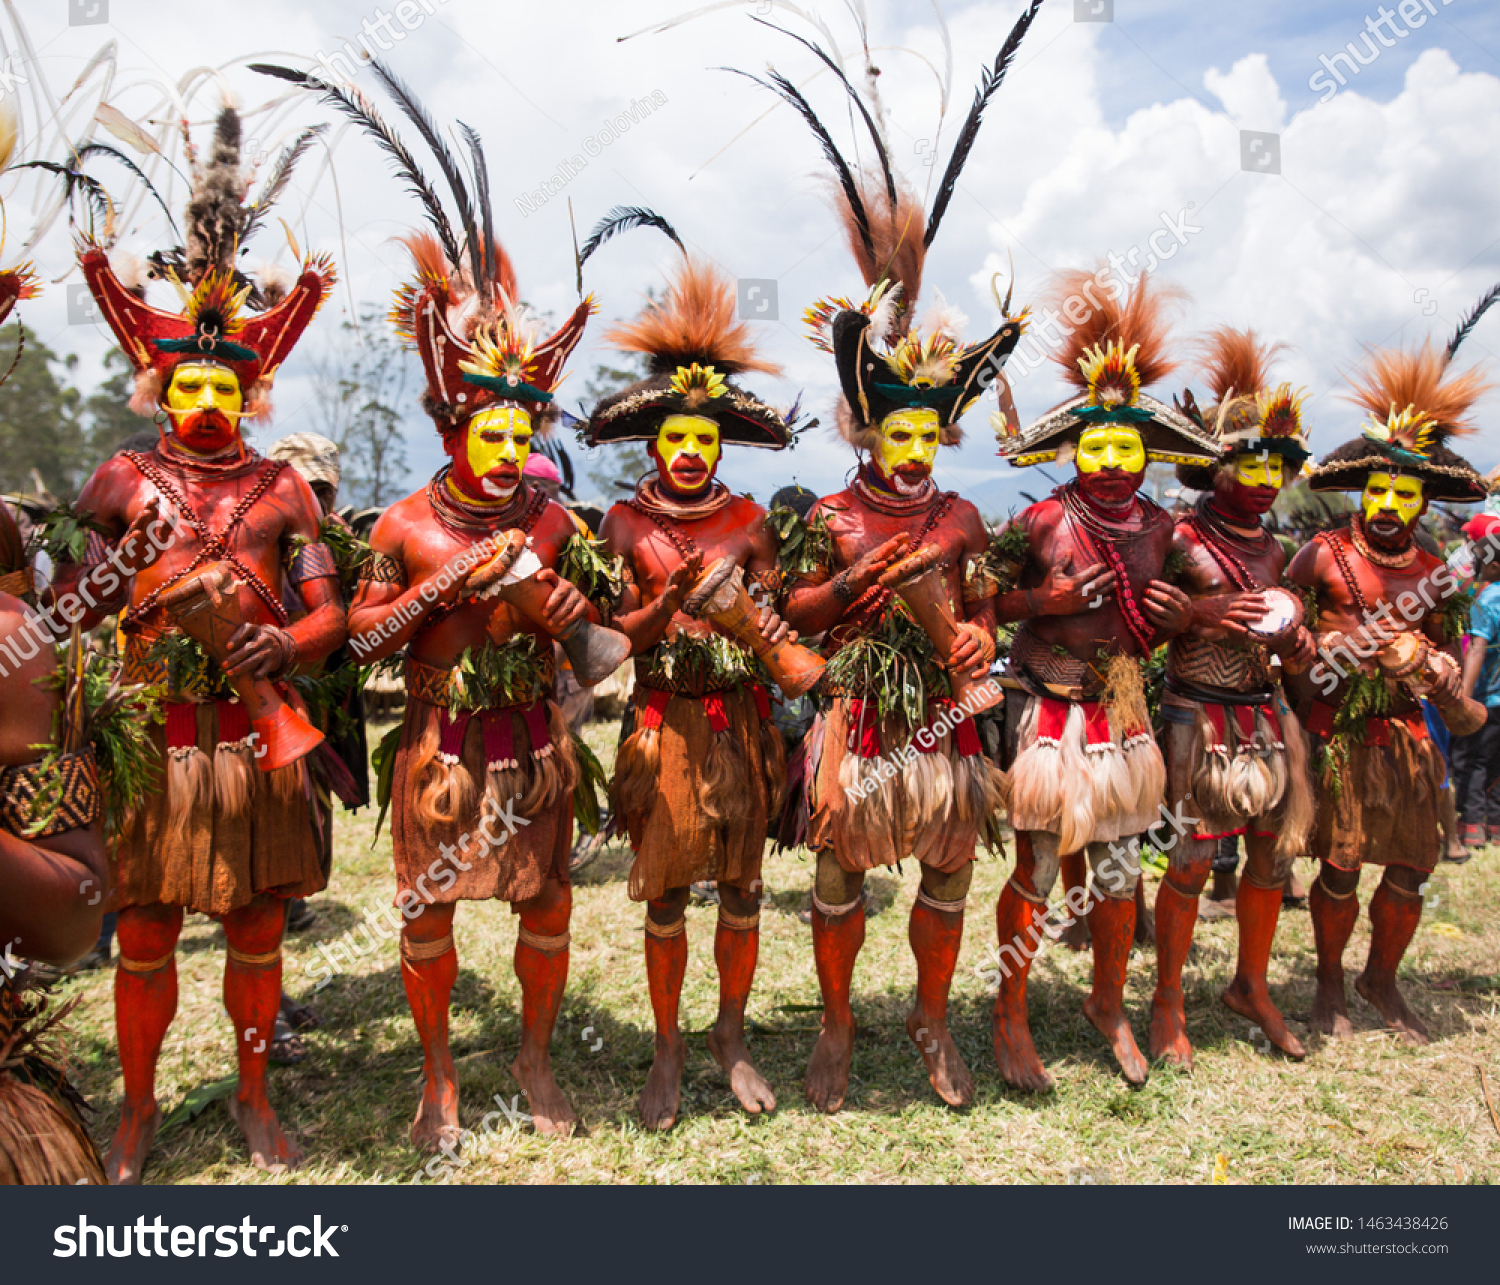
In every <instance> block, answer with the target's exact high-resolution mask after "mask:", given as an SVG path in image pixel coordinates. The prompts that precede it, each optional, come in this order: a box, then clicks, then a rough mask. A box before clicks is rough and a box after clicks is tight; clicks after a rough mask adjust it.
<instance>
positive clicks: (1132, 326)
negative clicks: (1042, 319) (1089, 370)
mask: <svg viewBox="0 0 1500 1285" xmlns="http://www.w3.org/2000/svg"><path fill="white" fill-rule="evenodd" d="M1104 275H1105V274H1104V272H1103V271H1102V270H1101V271H1100V272H1097V273H1096V272H1086V271H1084V270H1082V269H1076V270H1072V271H1068V272H1060V273H1058V274H1057V276H1056V277H1055V278H1054V281H1053V285H1052V289H1051V291H1050V292H1049V298H1048V302H1049V303H1050V304H1051V305H1052V307H1053V308H1054V309H1057V310H1058V311H1061V312H1062V313H1063V314H1064V322H1065V324H1066V325H1067V326H1071V327H1072V328H1073V329H1072V333H1071V334H1069V335H1067V336H1066V338H1065V339H1064V340H1063V344H1062V347H1061V348H1059V349H1058V350H1057V351H1056V352H1054V353H1053V354H1052V360H1053V361H1055V362H1057V363H1058V365H1060V366H1061V367H1062V368H1063V370H1064V372H1065V373H1066V375H1067V378H1068V381H1069V382H1070V383H1072V384H1073V385H1074V386H1075V387H1077V388H1079V389H1082V390H1087V388H1088V386H1089V381H1088V376H1087V375H1085V374H1084V372H1083V370H1082V369H1081V368H1080V366H1079V364H1078V363H1079V361H1080V360H1081V359H1083V357H1084V354H1085V353H1086V352H1087V351H1088V350H1089V349H1091V348H1095V347H1096V346H1104V345H1107V344H1109V343H1111V342H1117V343H1119V344H1121V345H1123V347H1124V349H1125V351H1126V352H1129V351H1130V349H1132V348H1137V352H1136V354H1135V369H1136V373H1137V374H1138V375H1139V376H1140V381H1141V384H1142V386H1150V385H1151V384H1154V383H1156V382H1158V381H1159V380H1162V379H1165V378H1166V377H1167V376H1168V375H1170V374H1171V373H1172V372H1173V371H1174V370H1176V369H1177V363H1176V362H1174V361H1172V360H1170V359H1169V358H1168V357H1167V345H1168V343H1169V341H1170V339H1171V331H1172V324H1171V322H1170V321H1169V320H1168V319H1167V317H1166V308H1167V305H1168V304H1170V303H1177V302H1179V301H1180V300H1183V299H1185V298H1186V297H1187V294H1186V292H1185V291H1184V290H1183V289H1182V288H1181V287H1180V286H1173V285H1155V284H1153V283H1152V281H1151V279H1150V277H1149V275H1148V274H1146V273H1142V274H1141V277H1140V280H1139V281H1137V282H1136V284H1135V287H1134V289H1132V290H1130V291H1129V292H1128V293H1127V292H1124V291H1122V290H1121V288H1120V286H1119V285H1118V284H1117V283H1113V282H1112V283H1111V284H1112V288H1113V289H1114V291H1115V293H1116V297H1114V298H1111V297H1110V294H1109V291H1108V290H1107V289H1105V288H1104V287H1102V286H1101V285H1100V284H1099V281H1100V280H1101V279H1102V278H1103V277H1104ZM1080 308H1081V309H1082V310H1083V312H1084V315H1083V317H1082V319H1081V320H1078V321H1075V320H1074V318H1075V317H1077V316H1078V314H1079V312H1080Z"/></svg>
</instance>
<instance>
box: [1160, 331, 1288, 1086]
mask: <svg viewBox="0 0 1500 1285" xmlns="http://www.w3.org/2000/svg"><path fill="white" fill-rule="evenodd" d="M1204 347H1205V349H1206V356H1207V363H1206V364H1207V367H1208V370H1207V375H1208V385H1209V388H1210V390H1211V392H1212V394H1213V404H1212V405H1211V406H1209V407H1207V408H1206V409H1204V410H1203V411H1202V412H1201V414H1200V413H1199V412H1198V410H1197V407H1196V405H1195V404H1194V402H1193V400H1192V398H1191V396H1188V397H1187V398H1185V409H1186V410H1187V412H1188V413H1189V414H1190V415H1193V416H1194V417H1195V418H1196V419H1197V422H1198V423H1199V425H1200V426H1201V427H1202V428H1203V429H1204V430H1205V432H1207V433H1208V434H1209V435H1211V436H1212V437H1213V438H1214V439H1215V440H1216V441H1217V442H1218V443H1219V446H1220V453H1219V461H1218V463H1217V464H1216V465H1215V466H1213V467H1200V466H1196V465H1185V464H1179V465H1178V466H1177V476H1178V479H1179V480H1180V481H1181V482H1182V483H1183V485H1184V486H1188V487H1191V488H1193V489H1194V490H1198V491H1202V492H1204V493H1205V494H1204V496H1203V498H1202V499H1201V500H1199V501H1198V504H1197V507H1196V508H1195V510H1194V512H1193V513H1192V514H1191V515H1189V516H1187V517H1185V518H1182V519H1180V520H1179V521H1178V523H1177V531H1176V536H1175V538H1174V541H1173V551H1174V555H1175V558H1176V561H1177V562H1178V564H1179V568H1180V569H1179V570H1178V572H1177V574H1176V576H1175V577H1174V583H1175V584H1176V585H1178V587H1179V588H1182V589H1184V590H1186V591H1187V593H1188V595H1189V596H1190V597H1191V598H1192V600H1193V620H1192V626H1191V628H1189V629H1188V630H1187V631H1186V632H1184V633H1181V634H1178V635H1177V637H1175V638H1173V639H1172V641H1171V643H1169V644H1168V651H1167V675H1166V691H1165V693H1164V694H1163V696H1162V700H1161V719H1162V723H1163V725H1164V729H1163V732H1162V750H1163V753H1164V755H1165V758H1166V764H1167V804H1168V806H1169V807H1170V808H1172V809H1174V812H1175V814H1176V815H1178V816H1180V817H1181V818H1182V821H1183V823H1184V825H1185V827H1186V828H1185V830H1184V832H1182V833H1180V834H1175V835H1174V836H1173V842H1172V846H1171V851H1170V866H1169V868H1168V870H1167V874H1166V878H1165V879H1163V880H1162V884H1161V888H1160V890H1159V891H1158V892H1157V894H1156V961H1157V979H1156V995H1155V998H1154V999H1153V1000H1152V1005H1151V1038H1150V1051H1151V1056H1152V1058H1153V1059H1154V1058H1166V1059H1167V1060H1168V1061H1170V1062H1172V1063H1174V1064H1176V1065H1178V1066H1181V1067H1184V1068H1190V1067H1191V1066H1192V1064H1193V1049H1192V1045H1191V1044H1190V1043H1189V1042H1188V1037H1187V1029H1186V1024H1185V1015H1184V1012H1183V998H1182V968H1183V964H1184V962H1185V961H1186V959H1187V953H1188V947H1189V946H1190V945H1191V943H1192V939H1193V925H1194V924H1195V923H1196V922H1197V919H1198V898H1199V896H1200V895H1201V894H1202V892H1203V886H1204V883H1205V882H1206V881H1207V879H1208V872H1209V869H1210V867H1211V865H1212V863H1213V858H1214V854H1215V851H1216V850H1217V843H1218V840H1219V839H1221V838H1224V837H1226V836H1235V835H1241V834H1242V835H1244V836H1245V847H1246V851H1247V853H1248V860H1247V862H1246V866H1245V875H1244V878H1243V879H1242V880H1241V881H1240V891H1239V895H1238V896H1237V897H1236V899H1235V913H1236V916H1237V917H1238V920H1239V930H1240V940H1239V959H1238V963H1237V965H1236V969H1235V975H1234V980H1233V981H1232V982H1231V983H1230V985H1229V988H1228V989H1227V990H1226V991H1225V992H1224V994H1223V1001H1224V1003H1225V1004H1226V1005H1228V1007H1230V1008H1231V1009H1233V1010H1234V1011H1235V1012H1236V1013H1239V1014H1240V1015H1241V1016H1242V1017H1247V1018H1249V1019H1250V1020H1251V1021H1252V1022H1254V1023H1255V1024H1256V1026H1258V1027H1259V1028H1260V1029H1261V1030H1262V1031H1264V1032H1265V1034H1266V1037H1267V1038H1268V1039H1269V1040H1270V1041H1271V1043H1272V1044H1274V1045H1275V1046H1276V1047H1277V1048H1279V1049H1281V1050H1282V1052H1284V1053H1286V1054H1287V1056H1288V1057H1292V1058H1296V1059H1297V1060H1299V1061H1300V1060H1301V1059H1302V1057H1303V1056H1304V1055H1305V1052H1304V1049H1303V1047H1302V1043H1301V1041H1300V1040H1298V1039H1297V1037H1296V1036H1295V1035H1293V1034H1292V1033H1291V1032H1290V1031H1288V1030H1287V1027H1286V1022H1285V1021H1283V1020H1282V1017H1281V1013H1280V1012H1279V1011H1278V1010H1277V1008H1276V1005H1275V1004H1274V1003H1272V1001H1271V997H1270V995H1269V993H1268V991H1267V989H1266V970H1267V968H1268V966H1269V963H1270V958H1271V944H1272V941H1273V940H1274V938H1275V935H1276V921H1277V918H1278V917H1279V916H1280V914H1281V896H1282V888H1283V886H1284V884H1285V882H1286V877H1287V875H1288V874H1289V873H1290V870H1291V863H1292V860H1293V858H1295V857H1297V856H1299V855H1301V853H1302V852H1304V851H1305V845H1306V841H1307V836H1308V831H1309V830H1310V829H1311V827H1312V812H1313V804H1312V786H1311V781H1310V779H1309V777H1308V773H1307V751H1306V747H1305V743H1304V741H1303V737H1302V728H1301V725H1300V724H1299V723H1298V721H1297V719H1296V716H1295V715H1294V714H1293V713H1292V711H1291V709H1290V708H1289V706H1288V705H1287V703H1286V701H1285V700H1284V699H1283V698H1282V695H1281V682H1280V679H1281V674H1280V671H1279V670H1278V669H1277V668H1276V667H1274V664H1273V661H1272V657H1273V656H1276V657H1279V658H1280V663H1281V664H1283V665H1285V666H1288V667H1295V668H1298V669H1302V670H1305V669H1306V668H1307V666H1308V664H1309V663H1310V662H1311V660H1312V655H1313V647H1314V644H1313V639H1312V635H1311V634H1310V633H1309V632H1308V630H1307V628H1306V627H1305V626H1304V625H1303V624H1302V608H1301V603H1300V600H1299V598H1300V595H1294V594H1292V593H1289V592H1287V591H1285V590H1282V589H1280V588H1278V587H1277V586H1279V585H1280V583H1281V575H1282V570H1283V568H1284V567H1285V565H1286V554H1285V553H1284V552H1283V550H1282V547H1281V545H1280V544H1279V543H1278V542H1277V541H1276V540H1275V538H1273V537H1272V535H1271V533H1270V532H1269V531H1267V530H1266V529H1265V528H1264V527H1263V526H1262V524H1261V522H1262V519H1263V517H1264V516H1265V514H1266V513H1268V512H1269V511H1270V508H1271V505H1272V504H1274V503H1275V501H1276V497H1277V496H1278V495H1279V494H1281V488H1282V487H1283V486H1284V485H1286V484H1287V483H1289V482H1290V481H1291V480H1292V479H1293V478H1295V477H1296V475H1297V474H1298V473H1299V472H1301V470H1302V465H1303V464H1304V463H1306V462H1307V460H1308V458H1309V453H1308V450H1307V444H1306V436H1305V432H1304V429H1303V425H1302V416H1301V398H1300V397H1299V396H1298V395H1297V394H1295V393H1294V392H1293V391H1292V389H1291V386H1290V385H1286V384H1283V385H1282V386H1281V387H1279V388H1272V387H1271V384H1270V373H1269V368H1270V363H1271V359H1272V357H1273V356H1274V355H1275V352H1276V349H1275V348H1274V347H1270V346H1263V345H1260V344H1257V342H1256V340H1255V336H1254V335H1253V334H1251V333H1248V332H1245V331H1238V330H1231V329H1229V328H1227V327H1226V328H1223V329H1220V330H1216V331H1214V332H1213V333H1212V334H1211V335H1209V336H1208V338H1207V340H1206V341H1205V345H1204ZM1267 591H1269V592H1267Z"/></svg>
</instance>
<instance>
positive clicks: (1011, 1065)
mask: <svg viewBox="0 0 1500 1285" xmlns="http://www.w3.org/2000/svg"><path fill="white" fill-rule="evenodd" d="M991 1033H992V1035H993V1037H994V1044H995V1065H996V1066H998V1067H999V1068H1000V1075H1001V1078H1002V1079H1004V1081H1005V1082H1006V1083H1007V1084H1008V1085H1010V1087H1011V1088H1013V1089H1021V1090H1022V1091H1023V1092H1026V1093H1050V1092H1051V1091H1052V1086H1053V1084H1054V1083H1056V1081H1055V1080H1054V1079H1053V1077H1052V1073H1051V1072H1050V1071H1048V1070H1047V1068H1046V1067H1044V1066H1043V1065H1042V1059H1041V1058H1039V1057H1038V1056H1037V1055H1036V1045H1035V1044H1033V1043H1032V1042H1031V1029H1030V1027H1028V1026H1027V1025H1026V1018H1025V1016H1024V1015H1023V1016H1021V1017H1019V1018H1015V1019H1010V1020H1007V1019H1004V1018H1002V1017H1001V1016H1000V1015H999V1014H998V1013H996V1014H995V1016H994V1018H993V1019H992V1022H991Z"/></svg>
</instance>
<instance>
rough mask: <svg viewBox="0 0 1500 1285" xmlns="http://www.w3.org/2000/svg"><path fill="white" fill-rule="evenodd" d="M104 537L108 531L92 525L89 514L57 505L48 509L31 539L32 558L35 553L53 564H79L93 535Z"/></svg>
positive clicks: (93, 522) (98, 524)
mask: <svg viewBox="0 0 1500 1285" xmlns="http://www.w3.org/2000/svg"><path fill="white" fill-rule="evenodd" d="M95 532H98V534H100V535H102V536H104V537H106V538H108V536H109V531H108V529H107V528H106V527H105V526H104V525H103V524H102V523H99V522H96V521H95V520H94V518H93V516H92V515H90V514H86V513H80V512H79V511H78V510H77V509H75V508H74V507H73V506H72V505H71V504H59V505H58V506H57V507H56V508H54V509H52V510H50V511H49V512H48V513H47V515H46V516H45V517H43V518H42V520H41V522H39V523H38V524H37V528H36V531H35V532H34V533H33V535H32V537H31V543H32V555H33V557H34V556H35V552H36V551H38V550H39V551H41V552H43V553H45V554H46V555H47V556H48V557H49V558H51V559H52V561H53V564H54V565H55V564H57V563H59V562H82V561H83V555H84V553H85V551H86V550H87V549H88V546H89V536H90V535H92V534H93V533H95Z"/></svg>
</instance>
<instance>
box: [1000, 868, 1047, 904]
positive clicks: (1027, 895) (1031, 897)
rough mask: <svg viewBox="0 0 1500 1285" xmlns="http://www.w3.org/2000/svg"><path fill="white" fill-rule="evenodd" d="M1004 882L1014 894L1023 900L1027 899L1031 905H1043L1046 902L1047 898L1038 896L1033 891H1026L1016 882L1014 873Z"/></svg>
mask: <svg viewBox="0 0 1500 1285" xmlns="http://www.w3.org/2000/svg"><path fill="white" fill-rule="evenodd" d="M1006 882H1007V883H1008V884H1009V885H1010V886H1011V888H1012V889H1013V890H1014V892H1015V894H1016V896H1018V897H1020V898H1021V899H1022V900H1023V901H1029V902H1030V903H1031V904H1032V905H1033V906H1045V905H1046V904H1047V898H1045V897H1038V896H1037V895H1036V893H1034V892H1028V891H1027V890H1026V889H1025V888H1023V887H1021V885H1020V884H1018V883H1017V882H1016V880H1015V876H1014V875H1012V876H1011V877H1010V878H1009V879H1007V880H1006Z"/></svg>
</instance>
